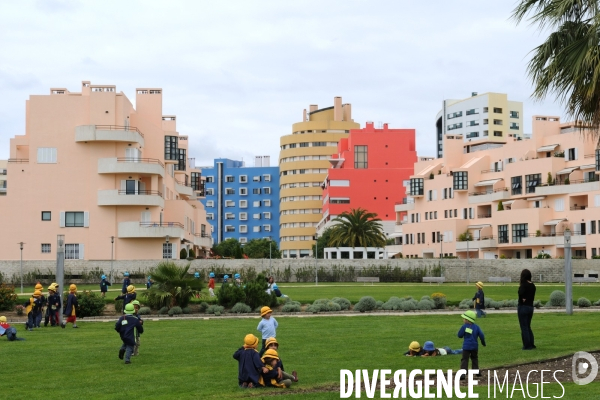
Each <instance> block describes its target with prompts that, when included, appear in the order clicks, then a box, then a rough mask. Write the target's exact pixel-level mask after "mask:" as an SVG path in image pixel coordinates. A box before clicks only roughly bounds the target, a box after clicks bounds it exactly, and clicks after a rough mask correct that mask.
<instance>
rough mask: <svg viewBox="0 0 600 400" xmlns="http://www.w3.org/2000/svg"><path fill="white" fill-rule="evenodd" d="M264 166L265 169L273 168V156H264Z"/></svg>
mask: <svg viewBox="0 0 600 400" xmlns="http://www.w3.org/2000/svg"><path fill="white" fill-rule="evenodd" d="M262 166H263V167H270V166H271V156H263V162H262Z"/></svg>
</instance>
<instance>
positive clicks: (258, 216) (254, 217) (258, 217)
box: [252, 213, 260, 219]
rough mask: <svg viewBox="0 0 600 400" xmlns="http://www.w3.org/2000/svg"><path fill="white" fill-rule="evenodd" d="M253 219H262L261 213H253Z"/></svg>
mask: <svg viewBox="0 0 600 400" xmlns="http://www.w3.org/2000/svg"><path fill="white" fill-rule="evenodd" d="M252 218H253V219H260V213H256V214H252Z"/></svg>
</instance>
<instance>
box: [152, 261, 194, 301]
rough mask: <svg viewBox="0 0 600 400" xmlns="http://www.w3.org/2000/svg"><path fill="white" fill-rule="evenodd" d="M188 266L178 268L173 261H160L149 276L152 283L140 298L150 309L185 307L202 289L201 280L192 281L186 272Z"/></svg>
mask: <svg viewBox="0 0 600 400" xmlns="http://www.w3.org/2000/svg"><path fill="white" fill-rule="evenodd" d="M189 269H190V264H188V265H186V266H185V267H180V266H178V265H177V264H175V263H174V262H173V261H162V262H160V263H159V264H158V265H157V266H156V267H155V268H153V269H152V270H151V271H150V273H149V275H150V276H152V280H153V281H154V283H153V284H152V287H151V288H150V289H148V290H146V291H145V292H144V293H143V294H142V296H143V297H145V298H146V300H147V302H148V305H149V306H150V307H152V308H156V309H158V308H161V307H168V308H171V307H175V306H179V307H182V308H183V307H186V306H187V305H188V303H189V302H190V299H191V298H192V296H195V295H196V294H198V293H199V292H200V291H201V290H202V288H203V287H204V282H203V281H202V280H201V279H194V278H193V277H192V276H191V275H190V274H188V270H189Z"/></svg>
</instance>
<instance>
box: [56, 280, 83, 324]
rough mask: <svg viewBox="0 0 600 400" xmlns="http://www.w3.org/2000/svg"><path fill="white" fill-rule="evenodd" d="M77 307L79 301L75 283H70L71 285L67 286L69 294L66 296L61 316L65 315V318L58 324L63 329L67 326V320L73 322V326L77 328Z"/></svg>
mask: <svg viewBox="0 0 600 400" xmlns="http://www.w3.org/2000/svg"><path fill="white" fill-rule="evenodd" d="M77 307H79V303H78V302H77V286H75V284H71V286H69V295H68V296H67V303H66V305H65V309H64V310H63V317H67V320H66V321H65V320H63V322H62V324H61V325H60V326H61V327H62V328H63V329H64V328H65V327H66V326H67V324H68V323H69V322H71V323H72V324H73V328H79V327H78V326H77V323H76V321H77V313H76V309H77Z"/></svg>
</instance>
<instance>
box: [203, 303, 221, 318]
mask: <svg viewBox="0 0 600 400" xmlns="http://www.w3.org/2000/svg"><path fill="white" fill-rule="evenodd" d="M223 310H225V307H223V306H218V305H216V304H213V305H210V306H208V308H207V309H206V314H215V315H221V313H222V312H223Z"/></svg>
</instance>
